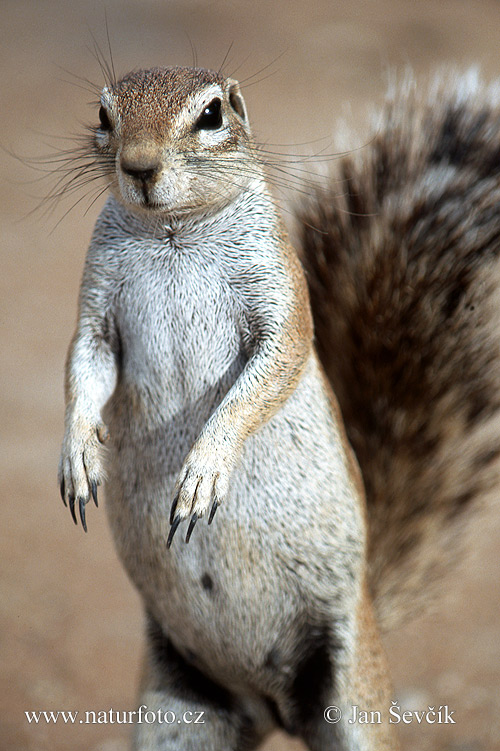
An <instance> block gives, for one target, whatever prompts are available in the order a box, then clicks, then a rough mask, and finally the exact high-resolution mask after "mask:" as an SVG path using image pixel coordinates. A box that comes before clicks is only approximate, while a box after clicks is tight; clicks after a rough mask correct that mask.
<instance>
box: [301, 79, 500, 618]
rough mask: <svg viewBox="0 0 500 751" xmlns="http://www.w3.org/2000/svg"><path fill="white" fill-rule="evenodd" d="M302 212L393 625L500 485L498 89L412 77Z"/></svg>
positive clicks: (321, 318) (326, 340)
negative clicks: (468, 516)
mask: <svg viewBox="0 0 500 751" xmlns="http://www.w3.org/2000/svg"><path fill="white" fill-rule="evenodd" d="M299 220H300V232H301V244H302V249H303V255H304V264H305V266H306V270H307V273H308V277H309V282H310V292H311V302H312V308H313V313H314V319H315V327H316V344H317V349H318V352H319V355H320V358H321V360H322V362H323V365H324V368H325V370H326V372H327V374H328V377H329V379H330V381H331V383H332V385H333V388H334V391H335V393H336V395H337V397H338V399H339V402H340V406H341V409H342V412H343V416H344V419H345V422H346V427H347V431H348V435H349V438H350V441H351V443H352V446H353V447H354V450H355V453H356V455H357V458H358V461H359V463H360V466H361V470H362V474H363V478H364V482H365V487H366V494H367V502H368V509H369V519H370V574H371V586H372V590H373V593H374V599H375V604H376V608H377V611H378V614H379V616H380V619H381V621H382V624H383V625H385V626H387V625H390V624H391V621H394V618H399V617H400V615H401V613H402V611H407V612H411V610H412V606H413V609H416V607H417V603H419V601H420V595H421V593H422V591H424V590H427V589H428V584H429V581H431V580H435V579H436V578H437V577H439V574H440V571H441V570H442V568H443V566H444V565H447V564H448V563H449V560H450V555H451V554H452V552H453V549H454V548H455V547H456V545H455V542H456V534H455V532H456V531H457V529H458V528H460V526H461V522H462V520H463V518H464V514H465V512H466V511H468V510H469V508H471V507H472V506H477V505H478V504H482V503H484V502H485V501H486V500H487V499H489V497H491V496H492V494H495V493H498V491H499V489H500V91H499V90H498V89H497V88H495V87H489V88H488V87H482V86H481V84H480V83H478V81H477V77H475V76H474V75H467V76H464V77H455V78H454V79H451V78H448V79H446V80H442V81H441V83H440V85H434V86H433V87H430V88H428V89H427V90H426V94H425V95H424V96H423V97H422V96H419V95H418V94H417V93H416V90H415V87H414V86H411V85H409V84H408V83H407V84H406V85H405V86H403V87H402V88H400V90H399V93H397V94H396V95H395V96H394V97H392V98H391V100H390V101H389V102H388V103H387V105H386V108H385V111H384V114H383V118H382V124H381V125H379V128H378V129H377V131H376V133H375V135H374V137H373V140H372V141H371V142H369V144H368V145H367V146H366V147H364V148H362V149H361V150H360V151H359V152H357V153H356V154H354V155H351V156H348V157H346V158H344V159H343V160H342V161H341V162H340V163H339V168H338V173H337V175H334V176H333V177H332V179H331V180H330V181H329V187H328V189H327V190H326V191H325V190H324V189H321V188H318V190H317V193H316V194H315V195H314V196H313V197H312V198H311V200H310V202H309V203H308V205H306V206H303V207H301V209H300V210H299ZM403 601H404V602H403Z"/></svg>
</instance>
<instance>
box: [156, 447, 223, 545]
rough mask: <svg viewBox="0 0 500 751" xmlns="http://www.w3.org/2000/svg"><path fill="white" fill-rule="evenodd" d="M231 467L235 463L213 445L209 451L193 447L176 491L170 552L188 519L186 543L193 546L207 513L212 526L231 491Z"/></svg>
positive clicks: (171, 520) (172, 512)
mask: <svg viewBox="0 0 500 751" xmlns="http://www.w3.org/2000/svg"><path fill="white" fill-rule="evenodd" d="M200 443H201V442H200ZM231 465H232V462H229V461H228V460H227V458H223V457H221V456H220V452H218V451H217V450H214V448H213V444H212V445H211V450H209V451H207V450H206V449H205V448H204V447H203V445H198V443H196V444H195V445H194V446H193V448H192V449H191V451H190V453H189V454H188V457H187V459H186V461H185V462H184V466H183V468H182V471H181V473H180V475H179V480H178V481H177V485H176V488H175V495H174V501H173V503H172V509H171V512H170V524H171V527H170V534H169V536H168V540H167V547H168V548H169V547H170V546H171V544H172V540H173V538H174V535H175V533H176V531H177V528H178V526H179V524H180V523H181V522H182V521H184V520H185V519H187V518H189V517H190V522H189V526H188V529H187V532H186V542H189V539H190V537H191V534H192V532H193V529H194V527H195V525H196V522H197V521H198V519H200V518H201V517H202V516H205V514H206V513H207V512H209V516H208V523H209V524H211V523H212V520H213V518H214V514H215V512H216V511H217V508H218V507H219V506H220V504H221V503H222V502H223V500H224V498H225V497H226V495H227V492H228V489H229V476H230V473H231V469H232V466H231Z"/></svg>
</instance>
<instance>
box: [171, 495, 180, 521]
mask: <svg viewBox="0 0 500 751" xmlns="http://www.w3.org/2000/svg"><path fill="white" fill-rule="evenodd" d="M178 503H179V493H176V495H175V498H174V500H173V501H172V508H171V509H170V524H173V523H174V519H175V512H176V511H177V504H178Z"/></svg>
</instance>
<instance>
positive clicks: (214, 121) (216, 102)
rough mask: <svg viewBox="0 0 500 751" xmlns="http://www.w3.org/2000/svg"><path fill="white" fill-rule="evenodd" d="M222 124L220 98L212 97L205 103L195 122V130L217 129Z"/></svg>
mask: <svg viewBox="0 0 500 751" xmlns="http://www.w3.org/2000/svg"><path fill="white" fill-rule="evenodd" d="M221 125H222V112H221V101H220V99H213V100H212V101H211V102H210V104H207V106H206V107H205V109H204V110H203V112H202V113H201V115H200V116H199V118H198V120H197V121H196V124H195V130H217V128H220V127H221Z"/></svg>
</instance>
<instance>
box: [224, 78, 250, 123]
mask: <svg viewBox="0 0 500 751" xmlns="http://www.w3.org/2000/svg"><path fill="white" fill-rule="evenodd" d="M228 84H229V104H230V105H231V107H232V108H233V110H234V111H235V112H236V114H237V115H239V116H240V117H241V119H242V120H245V122H246V120H247V111H246V107H245V102H244V100H243V97H242V96H241V92H240V85H239V83H238V81H235V80H234V79H232V78H230V79H229V80H228Z"/></svg>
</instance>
